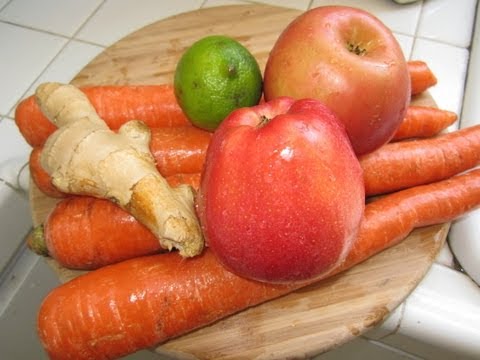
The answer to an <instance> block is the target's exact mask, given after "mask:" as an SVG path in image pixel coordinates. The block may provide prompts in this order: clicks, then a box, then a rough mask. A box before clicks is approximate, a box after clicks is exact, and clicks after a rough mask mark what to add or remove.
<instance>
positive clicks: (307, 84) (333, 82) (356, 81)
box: [264, 6, 410, 155]
mask: <svg viewBox="0 0 480 360" xmlns="http://www.w3.org/2000/svg"><path fill="white" fill-rule="evenodd" d="M264 92H265V99H266V100H271V99H273V98H275V97H278V96H291V97H294V98H296V99H302V98H315V99H319V100H321V101H322V102H323V103H325V104H326V105H327V106H328V107H329V108H330V109H332V110H333V111H334V112H335V113H336V114H337V116H338V117H339V118H340V120H341V121H342V122H343V123H344V124H345V126H346V129H347V133H348V135H349V136H350V140H351V142H352V145H353V148H354V150H355V152H356V153H357V154H358V155H360V154H365V153H368V152H371V151H373V150H375V149H376V148H378V147H380V146H381V145H383V144H385V143H386V142H388V141H389V140H390V139H391V137H392V136H393V134H394V132H395V130H396V129H397V127H398V126H399V124H400V122H401V121H402V119H403V117H404V115H405V111H406V109H407V106H408V104H409V101H410V78H409V73H408V68H407V63H406V61H405V58H404V55H403V52H402V50H401V48H400V46H399V44H398V42H397V40H396V39H395V37H394V36H393V34H392V32H391V31H390V30H389V29H388V28H387V27H386V26H385V25H384V24H383V23H382V22H381V21H380V20H378V19H377V18H375V17H374V16H373V15H371V14H369V13H367V12H365V11H363V10H360V9H356V8H351V7H345V6H324V7H318V8H314V9H312V10H309V11H307V12H305V13H303V14H302V15H300V16H299V17H298V18H296V19H295V20H294V21H293V22H292V23H290V24H289V25H288V26H287V28H286V29H285V30H284V31H283V32H282V34H281V35H280V37H279V38H278V40H277V41H276V43H275V45H274V47H273V49H272V51H271V53H270V55H269V58H268V61H267V64H266V67H265V74H264Z"/></svg>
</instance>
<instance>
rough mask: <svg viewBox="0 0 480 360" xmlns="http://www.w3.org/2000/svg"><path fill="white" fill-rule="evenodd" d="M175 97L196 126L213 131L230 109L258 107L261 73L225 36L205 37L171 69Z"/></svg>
mask: <svg viewBox="0 0 480 360" xmlns="http://www.w3.org/2000/svg"><path fill="white" fill-rule="evenodd" d="M174 87H175V96H176V98H177V101H178V103H179V104H180V107H181V108H182V110H183V111H184V112H185V114H186V115H187V117H188V118H189V119H190V121H191V122H192V123H193V124H195V125H196V126H198V127H200V128H203V129H206V130H215V129H216V128H217V126H218V125H219V124H220V122H221V121H222V120H223V119H225V117H226V116H227V115H228V114H230V112H232V111H233V110H235V109H237V108H240V107H247V106H253V105H256V104H258V102H259V101H260V97H261V96H262V74H261V72H260V68H259V66H258V63H257V61H256V60H255V58H254V57H253V55H252V54H251V53H250V52H249V51H248V50H247V49H246V48H245V47H244V46H243V45H242V44H240V43H239V42H238V41H236V40H234V39H231V38H229V37H226V36H219V35H214V36H207V37H205V38H202V39H200V40H198V41H197V42H195V43H194V44H193V45H192V46H191V47H190V48H189V49H187V51H186V52H185V53H184V54H183V55H182V57H181V59H180V61H179V62H178V64H177V68H176V69H175V79H174Z"/></svg>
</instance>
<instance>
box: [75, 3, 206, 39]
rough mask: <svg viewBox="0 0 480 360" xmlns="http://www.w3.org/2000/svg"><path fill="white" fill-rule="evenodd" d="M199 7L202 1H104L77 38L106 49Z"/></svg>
mask: <svg viewBox="0 0 480 360" xmlns="http://www.w3.org/2000/svg"><path fill="white" fill-rule="evenodd" d="M202 3H203V0H188V1H187V0H184V1H157V0H137V1H129V0H106V1H105V3H104V4H103V5H102V6H101V7H100V8H99V9H98V11H97V12H96V13H95V15H93V16H92V18H91V19H89V21H88V22H87V23H86V24H85V25H84V26H83V27H82V28H81V29H80V31H79V33H78V35H77V36H76V37H77V38H78V39H82V40H87V41H90V42H93V43H95V44H100V45H104V46H108V45H111V44H113V43H114V42H115V41H117V40H120V39H121V38H123V37H125V36H126V35H128V34H129V33H131V32H133V31H136V30H138V29H140V28H142V27H144V26H146V25H148V24H150V23H153V22H155V21H158V20H161V19H163V18H166V17H169V16H172V15H175V14H179V13H182V12H186V11H191V10H196V9H199V8H200V6H201V5H202Z"/></svg>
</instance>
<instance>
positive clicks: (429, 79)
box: [407, 60, 437, 95]
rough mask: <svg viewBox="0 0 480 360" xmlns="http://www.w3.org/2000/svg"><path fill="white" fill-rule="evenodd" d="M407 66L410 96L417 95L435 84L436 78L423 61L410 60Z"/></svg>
mask: <svg viewBox="0 0 480 360" xmlns="http://www.w3.org/2000/svg"><path fill="white" fill-rule="evenodd" d="M407 65H408V72H409V73H410V81H411V93H412V95H418V94H420V93H422V92H424V91H426V90H427V89H429V88H430V87H432V86H434V85H436V84H437V78H436V77H435V75H434V74H433V72H432V70H431V69H430V68H429V67H428V65H427V63H425V62H424V61H420V60H412V61H409V62H408V63H407Z"/></svg>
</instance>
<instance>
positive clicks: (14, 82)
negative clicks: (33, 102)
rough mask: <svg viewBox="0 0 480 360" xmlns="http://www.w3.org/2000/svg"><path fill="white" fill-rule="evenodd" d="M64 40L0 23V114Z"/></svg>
mask: <svg viewBox="0 0 480 360" xmlns="http://www.w3.org/2000/svg"><path fill="white" fill-rule="evenodd" d="M66 41H67V40H66V39H64V38H61V37H58V36H54V35H49V34H45V33H42V32H39V31H34V30H29V29H25V28H21V27H18V26H15V25H10V24H5V23H2V22H0V49H2V51H1V54H0V79H2V81H1V87H0V114H4V115H5V114H8V112H9V111H10V110H11V108H12V107H13V106H14V105H15V104H16V101H17V100H18V99H19V98H20V97H21V96H22V94H23V93H24V92H25V91H26V90H27V89H28V87H29V86H30V85H31V84H32V82H33V81H34V80H35V79H36V78H37V77H38V76H39V75H40V73H41V72H42V71H43V70H44V69H45V67H46V66H47V65H48V63H49V62H50V61H51V60H52V59H53V57H54V56H55V55H56V54H57V53H58V52H59V51H60V49H61V48H62V46H64V45H65V43H66Z"/></svg>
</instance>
